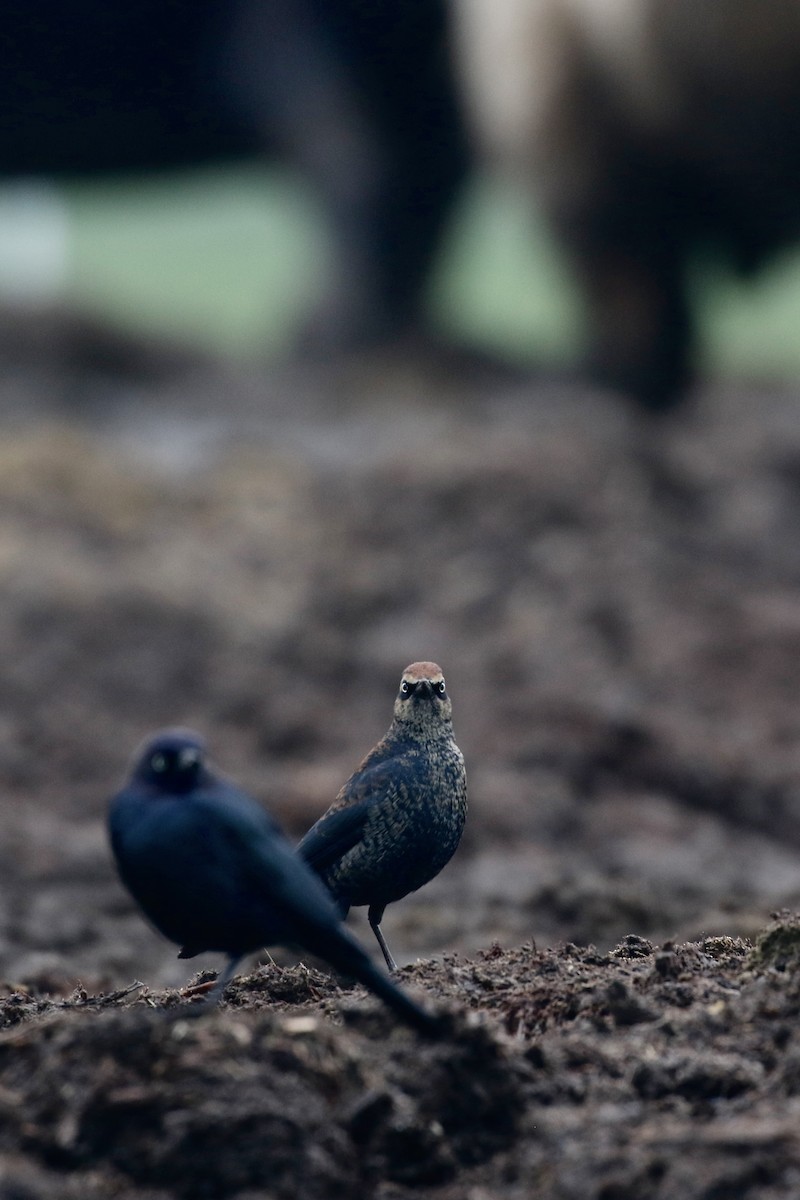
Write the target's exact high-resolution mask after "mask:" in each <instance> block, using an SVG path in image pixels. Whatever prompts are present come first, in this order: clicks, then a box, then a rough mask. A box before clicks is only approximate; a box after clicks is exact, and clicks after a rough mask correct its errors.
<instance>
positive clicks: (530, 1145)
mask: <svg viewBox="0 0 800 1200" xmlns="http://www.w3.org/2000/svg"><path fill="white" fill-rule="evenodd" d="M0 420H2V431H3V436H2V439H0V588H2V601H3V602H2V605H0V647H2V674H1V675H0V679H2V687H0V787H1V788H2V793H1V794H2V797H3V800H2V814H3V820H2V832H1V833H0V980H4V981H5V983H4V984H3V985H2V986H0V1197H2V1200H45V1198H47V1200H50V1198H51V1197H52V1198H53V1200H56V1198H57V1200H73V1198H75V1200H77V1198H78V1197H89V1198H91V1197H98V1198H100V1197H102V1198H103V1200H105V1198H106V1197H121V1198H125V1200H166V1198H167V1197H173V1196H180V1197H184V1196H185V1197H189V1198H192V1200H193V1198H194V1197H197V1198H198V1200H205V1198H208V1200H212V1198H215V1197H220V1198H221V1197H235V1198H236V1200H255V1198H256V1197H280V1198H284V1197H286V1198H290V1197H298V1198H300V1197H302V1198H303V1200H315V1198H317V1197H320V1198H328V1197H330V1198H334V1197H342V1196H344V1197H348V1196H353V1197H355V1196H359V1197H361V1196H364V1197H367V1198H368V1197H371V1196H375V1197H380V1198H381V1200H400V1197H404V1196H410V1195H412V1194H413V1195H415V1196H419V1195H424V1196H428V1195H430V1196H432V1197H434V1196H435V1197H438V1198H440V1200H456V1198H459V1200H460V1198H461V1197H468V1198H469V1200H495V1198H497V1200H523V1198H527V1197H528V1196H530V1195H532V1194H534V1195H536V1196H537V1197H541V1198H542V1200H549V1198H551V1197H552V1198H554V1200H573V1198H574V1200H636V1198H638V1197H646V1198H650V1197H652V1198H653V1200H673V1198H674V1197H677V1196H679V1197H681V1198H682V1200H694V1198H695V1197H696V1198H698V1200H700V1198H703V1200H725V1198H727V1197H729V1196H736V1197H737V1198H738V1197H748V1198H750V1197H753V1198H759V1200H778V1198H783V1197H785V1198H787V1200H789V1198H794V1197H796V1196H797V1195H798V1194H800V1132H798V1131H799V1130H800V1122H798V1116H800V1102H799V1101H798V1097H799V1096H800V1041H798V1037H799V1036H800V1035H798V1030H797V1026H798V1013H800V950H798V946H799V945H800V928H798V926H797V924H796V923H795V921H794V918H792V917H791V916H788V915H784V916H783V917H782V918H780V919H779V920H778V921H777V922H772V924H771V920H772V919H771V915H770V914H771V913H772V912H773V911H777V910H783V909H786V910H788V911H789V912H791V911H793V910H795V909H797V908H800V705H798V703H797V690H798V686H797V685H798V679H800V536H799V535H798V530H800V406H799V405H798V401H797V398H796V396H795V394H794V393H793V391H792V389H791V388H789V387H786V388H766V387H757V386H755V385H754V386H750V387H745V386H743V385H737V386H736V387H733V386H721V385H716V386H715V387H704V388H702V389H699V391H698V394H697V396H696V397H695V398H694V400H693V402H692V404H691V405H689V406H688V407H687V408H686V409H685V411H683V412H681V413H680V414H678V415H676V416H674V417H672V418H670V419H669V420H666V421H663V422H661V423H658V424H652V423H648V422H647V421H645V420H643V419H642V418H640V417H638V416H637V415H636V414H635V413H633V412H631V411H630V410H628V409H627V408H626V407H625V406H624V405H623V403H622V402H621V401H619V400H617V399H616V398H614V397H610V396H603V395H597V394H589V393H587V392H586V391H585V390H582V389H580V388H577V387H575V386H568V385H566V384H562V385H556V384H554V383H550V384H546V383H544V382H542V383H539V384H534V383H530V382H527V383H515V384H512V383H509V382H508V381H506V382H501V381H499V380H491V379H490V378H489V377H488V376H486V375H485V374H483V375H478V374H477V373H476V374H475V375H473V376H470V375H469V373H467V374H466V376H465V375H464V374H463V373H459V372H457V371H455V370H452V371H443V370H438V371H436V370H433V369H431V368H428V369H426V370H420V369H418V368H416V367H414V366H412V365H411V363H410V362H408V361H404V360H403V359H402V357H401V358H399V359H398V360H397V361H395V362H391V363H387V362H385V361H384V362H377V361H376V362H374V363H370V364H363V363H362V364H360V365H359V366H358V367H356V366H355V365H354V366H352V367H350V368H339V369H338V370H336V371H332V370H328V371H322V370H314V369H311V368H308V369H306V370H302V371H301V370H299V369H296V370H291V371H290V370H286V371H284V372H280V373H279V372H275V371H272V372H267V371H266V370H265V371H259V370H256V369H252V370H247V371H246V370H244V369H236V368H233V367H230V368H227V367H224V366H221V365H220V364H216V363H210V362H209V363H207V362H202V361H193V360H192V359H190V358H189V357H188V356H180V355H177V354H173V353H171V352H168V351H162V350H160V349H158V348H148V347H136V346H130V345H127V344H125V343H124V342H123V341H120V342H116V341H115V340H112V339H108V340H102V339H100V340H98V338H97V337H96V336H95V334H94V333H93V332H92V331H86V330H83V329H81V328H79V327H75V326H73V325H72V324H70V323H67V322H58V321H56V322H53V323H52V325H50V326H45V325H43V326H42V327H41V328H38V327H37V328H35V329H33V330H30V329H25V330H20V329H16V330H13V329H11V330H4V332H2V333H0ZM420 658H425V659H428V658H432V659H434V660H436V661H438V662H440V663H441V664H442V665H443V667H444V669H445V673H446V675H447V678H448V686H449V690H450V692H451V695H452V697H453V702H454V710H455V723H456V732H457V736H458V740H459V743H460V745H461V747H462V749H463V750H464V753H465V756H466V759H467V765H468V772H469V779H470V803H471V809H470V818H469V823H468V830H467V834H466V836H465V839H464V842H463V844H462V847H461V849H460V850H459V852H458V854H457V856H456V858H455V859H454V860H453V862H452V863H451V864H450V865H449V866H448V867H447V868H446V869H445V871H444V872H443V873H442V874H441V875H440V876H439V878H438V879H437V880H436V881H434V883H432V884H431V885H429V887H427V888H425V889H424V890H423V891H421V892H420V893H418V894H417V895H416V896H412V897H409V898H408V899H406V900H405V901H403V902H401V903H400V904H398V905H396V906H394V907H392V908H390V909H389V910H388V912H387V915H386V919H385V922H384V929H385V932H386V934H387V937H388V939H389V943H390V945H391V946H392V948H393V950H394V952H395V956H396V957H397V958H398V961H400V962H404V963H406V964H409V965H407V966H405V967H404V968H403V969H402V972H401V979H402V981H403V982H404V983H405V984H406V985H407V986H408V987H409V988H410V989H412V990H413V991H414V992H415V994H417V995H418V996H419V998H420V999H421V1000H423V1001H427V1003H429V1004H431V1005H432V1006H434V1007H439V1008H440V1009H442V1011H445V1012H447V1013H448V1014H450V1015H449V1018H448V1021H449V1025H448V1029H447V1032H446V1034H445V1036H444V1037H443V1038H442V1039H441V1041H439V1042H436V1043H429V1044H425V1043H421V1042H419V1041H418V1040H417V1039H415V1038H414V1036H413V1035H412V1034H410V1033H408V1032H406V1031H405V1030H404V1029H401V1028H398V1027H396V1026H395V1024H394V1023H393V1021H392V1020H391V1019H390V1017H389V1016H388V1015H387V1014H386V1013H385V1012H384V1011H383V1009H382V1008H381V1007H380V1006H379V1005H378V1003H377V1002H375V1001H373V1000H372V999H370V998H368V997H366V996H365V995H364V993H363V992H361V991H360V990H358V989H355V990H353V989H351V988H350V987H349V986H348V985H347V983H346V981H339V980H335V979H333V978H331V976H330V975H329V973H328V972H327V971H325V970H323V969H321V966H320V964H316V963H315V964H299V963H298V962H297V960H296V958H294V957H293V956H292V955H291V953H290V952H288V951H280V952H277V951H276V952H275V961H274V962H273V961H271V960H270V959H269V958H268V957H267V956H266V955H265V956H264V958H263V964H264V965H262V966H261V967H258V968H256V964H255V963H254V964H253V973H251V974H249V975H246V976H244V977H241V978H240V979H239V980H238V981H237V983H236V984H234V985H233V986H232V988H231V989H230V990H229V992H228V993H227V1001H226V1004H225V1005H224V1006H223V1008H222V1009H221V1010H220V1011H219V1012H218V1013H216V1014H214V1015H212V1016H210V1017H206V1018H204V1019H202V1020H198V1021H186V1020H183V1019H182V1017H181V1014H180V1007H181V1006H190V1005H193V1004H195V1003H197V997H196V996H194V995H192V994H186V993H185V992H180V991H179V990H177V989H179V988H181V987H182V985H184V984H185V983H186V982H187V972H188V970H190V969H191V967H192V966H194V964H186V963H180V962H178V961H177V960H176V959H175V956H174V950H173V948H171V947H170V946H168V945H167V944H165V943H164V942H163V941H162V940H161V939H159V938H158V937H157V936H156V935H155V934H154V933H153V932H152V931H151V930H150V929H149V928H148V927H147V926H146V925H145V924H144V922H143V921H142V920H141V918H140V917H139V915H138V913H137V912H136V911H135V910H134V908H133V906H132V904H131V902H130V901H129V899H128V898H127V896H126V895H125V893H124V892H123V890H122V888H121V887H120V885H119V883H118V881H117V880H116V878H115V875H114V872H113V869H112V866H111V862H110V858H109V853H108V849H107V845H106V838H105V830H104V824H103V817H104V810H105V802H106V799H107V797H108V795H109V794H110V793H111V791H113V790H114V789H115V788H116V786H117V785H118V784H119V782H120V780H121V778H122V777H123V776H124V773H125V771H126V769H127V765H128V762H129V760H130V758H131V755H132V753H133V751H134V749H135V747H136V746H137V744H138V742H139V741H140V740H141V739H142V738H143V737H144V736H146V735H147V734H148V733H150V732H151V731H152V730H153V729H155V728H157V727H159V726H160V725H163V724H178V723H180V724H188V725H191V726H193V727H195V728H198V729H200V730H201V731H202V732H203V733H204V734H206V736H207V737H208V739H209V741H210V744H211V748H212V752H213V755H214V757H215V760H216V762H217V764H218V765H219V767H220V768H221V769H222V770H224V771H226V772H227V773H229V774H231V775H233V776H235V777H236V778H237V780H238V781H239V782H240V783H242V784H243V785H245V786H246V787H247V788H248V789H250V790H251V791H252V792H253V793H254V794H255V795H257V796H259V797H260V798H262V799H263V800H264V801H265V802H266V803H267V804H268V805H269V807H270V808H271V809H272V811H273V812H275V813H276V814H277V815H278V817H279V818H280V819H281V820H282V821H283V822H284V824H285V825H286V826H287V828H288V829H289V830H290V832H291V833H292V834H293V835H296V836H299V835H300V834H301V833H302V832H303V831H304V830H305V829H306V828H307V827H308V825H309V824H310V823H311V822H312V821H313V820H314V818H315V817H316V816H317V815H319V813H320V812H321V811H322V810H323V809H324V808H325V807H326V806H327V804H328V803H329V802H330V800H331V798H332V796H333V795H334V794H335V792H336V790H337V789H338V787H339V785H340V784H341V782H342V781H343V780H344V779H345V778H346V776H347V775H348V774H349V772H350V771H351V770H352V768H353V767H354V766H355V764H356V763H357V762H358V760H359V759H360V758H361V756H362V755H363V754H364V753H365V752H366V750H368V749H369V747H370V746H371V745H372V744H373V743H374V741H375V740H376V739H377V737H379V736H380V735H381V734H382V733H383V732H384V730H385V728H386V727H387V725H388V722H389V718H390V714H391V704H392V698H393V695H394V691H395V689H396V686H397V683H398V680H399V676H400V672H401V670H402V668H403V667H404V666H405V665H406V663H408V662H410V661H412V660H414V659H420ZM352 924H353V927H354V929H355V930H356V931H357V932H358V933H359V934H361V935H362V936H363V937H364V940H365V941H366V942H367V944H370V945H371V940H370V935H369V931H368V929H367V928H366V922H365V921H364V918H363V914H361V913H356V914H354V917H353V918H352ZM767 928H769V929H770V930H771V932H770V933H768V934H764V933H763V931H764V930H765V929H767ZM218 965H219V961H218V960H217V959H214V958H213V956H208V958H207V959H203V960H201V961H200V962H199V967H200V968H201V969H203V970H206V969H215V968H216V967H217V966H218ZM134 981H142V983H143V985H144V986H141V987H136V988H133V989H132V990H130V991H127V990H126V989H128V988H129V987H130V986H131V985H132V984H133V982H134ZM165 1006H166V1007H167V1008H168V1009H169V1010H170V1012H171V1014H172V1015H173V1017H176V1019H173V1020H171V1021H168V1020H165V1019H164V1017H163V1015H162V1013H161V1011H160V1010H161V1009H162V1008H163V1007H165ZM176 1010H177V1016H176Z"/></svg>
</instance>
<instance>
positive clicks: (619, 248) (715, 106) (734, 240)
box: [453, 0, 800, 409]
mask: <svg viewBox="0 0 800 1200" xmlns="http://www.w3.org/2000/svg"><path fill="white" fill-rule="evenodd" d="M453 8H454V18H455V25H456V30H457V37H456V42H457V47H458V48H457V52H456V55H455V60H456V62H457V63H458V64H459V68H460V71H461V73H462V76H463V81H464V88H465V99H466V102H467V106H468V108H469V109H470V110H471V115H472V122H473V126H474V129H475V131H476V133H477V135H478V139H479V141H480V143H481V146H482V149H483V151H484V152H485V154H486V156H487V157H488V158H489V160H490V161H492V162H494V163H495V164H497V165H499V166H500V167H501V169H503V170H505V171H507V172H509V173H510V174H512V175H513V176H515V177H516V178H517V180H521V181H522V183H523V186H524V187H526V188H528V189H529V191H530V194H531V197H532V199H533V200H534V201H535V202H536V203H538V204H539V205H540V206H541V207H542V208H543V210H544V212H545V215H546V216H547V219H548V220H549V222H550V224H551V226H552V228H553V230H554V232H555V233H556V235H557V237H558V239H559V241H560V243H561V245H562V248H563V249H564V250H565V252H566V254H567V256H568V259H569V262H570V265H571V267H572V268H573V270H574V273H575V277H576V280H577V282H578V285H579V288H580V291H581V296H582V299H583V301H584V305H585V310H586V318H587V326H588V329H587V332H588V337H589V348H588V362H587V368H588V371H589V373H590V374H591V376H592V377H593V378H594V379H595V380H596V381H598V382H600V383H603V384H606V385H610V386H613V387H615V388H619V389H621V390H623V391H626V392H629V393H631V394H633V395H635V396H637V397H639V399H640V400H642V401H644V402H645V403H646V404H647V405H648V406H650V407H652V408H655V409H657V408H666V407H668V406H669V405H671V404H672V403H674V401H675V400H676V399H677V398H678V397H680V395H681V393H682V392H683V391H684V390H685V388H686V386H687V385H688V383H689V382H690V381H691V375H692V370H693V366H694V357H695V355H694V350H695V340H696V328H695V326H696V318H695V314H693V313H692V310H691V303H690V300H691V285H692V282H693V272H694V270H695V269H696V267H697V265H698V260H700V261H702V259H701V256H702V257H704V258H705V259H708V258H709V257H710V258H715V257H716V258H718V259H719V260H720V262H721V263H723V264H724V265H725V266H730V267H733V268H734V269H735V270H738V271H740V272H741V273H743V274H747V273H752V272H754V271H755V270H757V269H758V268H759V267H761V266H762V265H764V264H765V263H766V262H767V261H768V260H769V259H770V258H771V257H772V256H774V255H775V254H776V253H777V252H778V251H779V250H781V249H783V248H785V247H787V246H788V245H790V244H791V243H792V242H794V241H796V240H797V238H798V235H800V188H799V187H798V178H800V4H797V3H795V2H794V0H788V2H787V0H761V2H760V3H758V4H754V3H753V2H752V0H635V2H634V3H631V2H630V0H604V3H602V4H601V3H599V2H598V0H492V3H485V4H481V3H478V2H476V0H454V5H453Z"/></svg>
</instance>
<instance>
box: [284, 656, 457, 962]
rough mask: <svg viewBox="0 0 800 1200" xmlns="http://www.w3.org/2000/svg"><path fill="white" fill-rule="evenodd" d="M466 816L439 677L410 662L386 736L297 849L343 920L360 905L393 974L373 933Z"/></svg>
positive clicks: (438, 865)
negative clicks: (321, 881) (328, 892)
mask: <svg viewBox="0 0 800 1200" xmlns="http://www.w3.org/2000/svg"><path fill="white" fill-rule="evenodd" d="M466 816H467V777H466V771H465V769H464V757H463V755H462V753H461V751H460V750H459V748H458V746H457V745H456V743H455V738H454V736H453V723H452V705H451V703H450V697H449V696H448V694H447V689H446V687H445V682H444V676H443V675H442V671H441V668H440V667H439V666H437V664H436V663H433V662H417V663H412V664H411V666H409V667H406V669H405V671H404V672H403V676H402V679H401V681H400V691H399V692H398V695H397V699H396V700H395V703H394V720H393V721H392V724H391V726H390V728H389V731H388V733H387V734H386V736H385V737H383V738H382V739H381V740H380V741H379V742H378V744H377V745H376V746H375V748H374V749H373V750H371V751H370V753H369V754H368V755H367V757H366V758H365V759H364V761H363V762H362V763H361V765H360V766H359V767H358V769H357V770H356V771H355V773H354V774H353V775H351V776H350V778H349V779H348V780H347V782H346V783H345V784H344V786H343V787H342V789H341V791H340V792H339V794H338V796H337V797H336V799H335V800H334V802H333V804H332V805H331V806H330V808H329V809H328V811H327V812H326V813H325V814H324V815H323V816H322V817H320V819H319V821H317V823H316V824H315V825H313V826H312V827H311V829H310V830H309V831H308V833H307V834H306V835H305V837H304V838H303V839H302V841H301V842H300V845H299V846H298V854H299V855H300V857H301V858H303V859H304V860H305V861H306V862H307V863H308V865H309V866H310V867H313V869H314V870H315V871H316V872H317V874H318V875H319V876H320V878H321V879H322V880H323V881H324V882H325V883H326V884H327V886H328V888H329V889H330V892H331V894H332V895H333V897H334V899H335V900H336V901H337V903H338V905H339V909H340V911H341V913H342V915H343V916H346V915H347V912H348V910H349V909H350V907H351V906H352V905H355V906H358V905H368V906H369V907H368V914H367V915H368V919H369V923H370V925H371V927H372V930H373V932H374V934H375V937H376V938H377V940H378V945H379V946H380V948H381V950H382V951H383V957H384V958H385V959H386V965H387V966H388V968H389V970H390V971H394V970H396V969H397V968H396V964H395V961H394V959H393V958H392V955H391V953H390V951H389V947H388V946H387V944H386V940H385V938H384V936H383V932H382V930H381V920H382V919H383V913H384V910H385V908H386V905H387V904H391V903H392V902H393V901H394V900H400V899H402V897H403V896H407V895H408V893H409V892H414V891H416V890H417V888H420V887H422V886H423V884H425V883H428V882H429V881H430V880H431V879H433V877H434V876H435V875H438V873H439V871H441V869H442V867H443V866H444V865H445V863H447V862H448V861H449V860H450V858H451V857H452V855H453V854H454V853H455V850H456V847H457V846H458V843H459V841H460V839H461V834H462V831H463V829H464V822H465V820H466Z"/></svg>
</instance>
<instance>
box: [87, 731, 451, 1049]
mask: <svg viewBox="0 0 800 1200" xmlns="http://www.w3.org/2000/svg"><path fill="white" fill-rule="evenodd" d="M109 829H110V834H111V845H112V848H113V851H114V855H115V857H116V860H117V866H118V867H119V872H120V875H121V877H122V880H123V882H124V883H125V885H126V887H127V888H128V889H129V891H130V892H131V895H132V896H133V897H134V899H135V900H136V901H137V903H138V904H139V905H140V907H141V908H142V910H143V912H144V913H145V916H147V917H148V919H149V920H150V921H151V922H152V923H153V925H155V927H156V929H158V930H160V931H161V933H163V934H164V936H165V937H167V938H169V939H170V940H171V941H173V942H176V943H177V944H178V945H179V946H181V952H180V955H179V957H180V958H192V957H194V955H196V954H200V953H202V952H203V951H207V950H216V951H220V952H221V953H223V954H227V956H228V964H227V967H226V969H225V970H224V971H223V972H222V973H221V975H220V976H219V979H218V980H217V983H216V985H215V987H214V990H213V991H212V992H211V994H210V996H209V998H208V1003H209V1004H213V1003H215V1002H216V1001H217V1000H219V999H220V998H221V996H222V993H223V991H224V989H225V987H226V985H227V984H228V982H229V981H230V979H231V978H232V977H233V974H234V972H235V970H236V967H237V965H238V963H239V961H240V960H241V959H242V958H243V957H244V956H245V955H246V954H250V953H251V952H252V951H254V950H259V949H261V948H262V947H264V946H269V945H275V944H281V945H286V944H292V945H296V946H299V947H301V948H302V949H304V950H307V951H309V952H310V953H311V954H314V955H317V956H318V957H319V958H321V959H324V960H325V961H326V962H328V963H330V964H331V966H333V967H334V968H335V969H336V970H337V971H341V972H342V973H343V974H345V975H348V976H351V977H352V978H353V979H356V980H358V982H359V983H363V984H364V986H365V987H366V988H368V989H369V990H370V991H371V992H374V993H375V995H376V996H379V997H380V998H381V999H382V1000H384V1001H385V1003H386V1004H387V1005H388V1006H389V1007H390V1008H391V1009H392V1010H393V1011H394V1012H395V1013H396V1014H397V1016H398V1017H400V1018H401V1019H402V1020H403V1021H405V1022H406V1023H407V1024H409V1025H411V1026H412V1027H413V1028H415V1029H416V1030H418V1031H419V1032H421V1033H426V1034H430V1033H434V1032H435V1031H436V1028H437V1026H438V1021H437V1018H435V1017H433V1016H431V1015H430V1014H428V1013H426V1012H425V1011H424V1010H423V1009H422V1008H420V1006H419V1005H417V1004H416V1003H415V1002H414V1001H413V1000H411V999H410V997H408V996H406V995H405V994H404V993H403V992H402V991H401V990H400V989H399V988H398V987H397V986H396V985H395V984H394V983H393V982H392V981H391V980H390V979H389V978H388V977H387V976H386V975H384V974H382V972H381V971H379V970H378V969H377V967H375V965H374V964H373V963H372V961H371V960H370V958H369V957H368V955H367V954H366V952H365V951H364V950H363V949H362V947H361V946H359V944H358V943H357V942H356V941H355V940H354V939H353V938H352V937H351V936H350V934H349V933H348V932H347V930H346V929H344V927H343V926H342V923H341V917H340V916H339V913H338V911H337V909H336V906H335V904H334V903H333V901H332V900H331V897H330V895H329V893H328V892H327V891H326V889H325V888H324V887H323V886H322V884H321V883H320V882H319V880H318V879H317V877H316V875H314V874H313V873H312V872H311V871H310V870H308V868H307V867H306V866H305V865H304V863H303V862H301V861H300V859H298V858H297V857H296V855H295V854H294V852H293V850H292V847H291V845H290V844H289V842H288V840H287V839H286V837H285V836H284V834H283V833H282V831H281V829H280V828H279V827H278V825H277V824H276V823H275V821H274V820H273V819H272V817H270V816H269V814H268V813H267V812H266V811H265V810H264V809H263V808H262V807H261V806H260V805H259V804H257V803H256V801H255V800H252V799H251V798H250V797H249V796H248V795H246V794H245V793H244V792H241V791H239V789H238V788H236V787H235V786H234V785H233V784H231V783H229V782H227V781H226V780H224V779H221V778H220V777H218V776H216V775H214V774H213V773H212V771H211V770H210V769H209V768H208V767H207V766H206V763H205V747H204V743H203V741H202V740H201V739H200V738H199V737H197V735H196V734H193V733H190V732H188V731H184V730H167V731H165V732H163V733H159V734H157V735H156V736H155V737H154V738H153V739H152V740H151V741H149V742H148V743H147V745H146V746H145V748H144V750H143V751H142V753H141V754H140V756H139V758H138V760H137V762H136V765H135V767H134V770H133V773H132V775H131V778H130V780H129V782H128V784H127V786H126V787H124V788H123V790H122V791H121V792H119V793H118V794H117V795H116V796H115V797H114V798H113V799H112V801H111V806H110V812H109Z"/></svg>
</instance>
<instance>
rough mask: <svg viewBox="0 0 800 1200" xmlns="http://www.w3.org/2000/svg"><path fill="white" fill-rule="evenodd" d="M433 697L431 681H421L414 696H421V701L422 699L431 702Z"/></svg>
mask: <svg viewBox="0 0 800 1200" xmlns="http://www.w3.org/2000/svg"><path fill="white" fill-rule="evenodd" d="M432 695H433V685H432V684H431V682H430V680H428V679H420V681H419V683H418V684H417V686H416V688H415V689H414V696H415V697H417V696H419V698H420V699H421V700H422V699H425V700H430V698H431V696H432Z"/></svg>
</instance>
